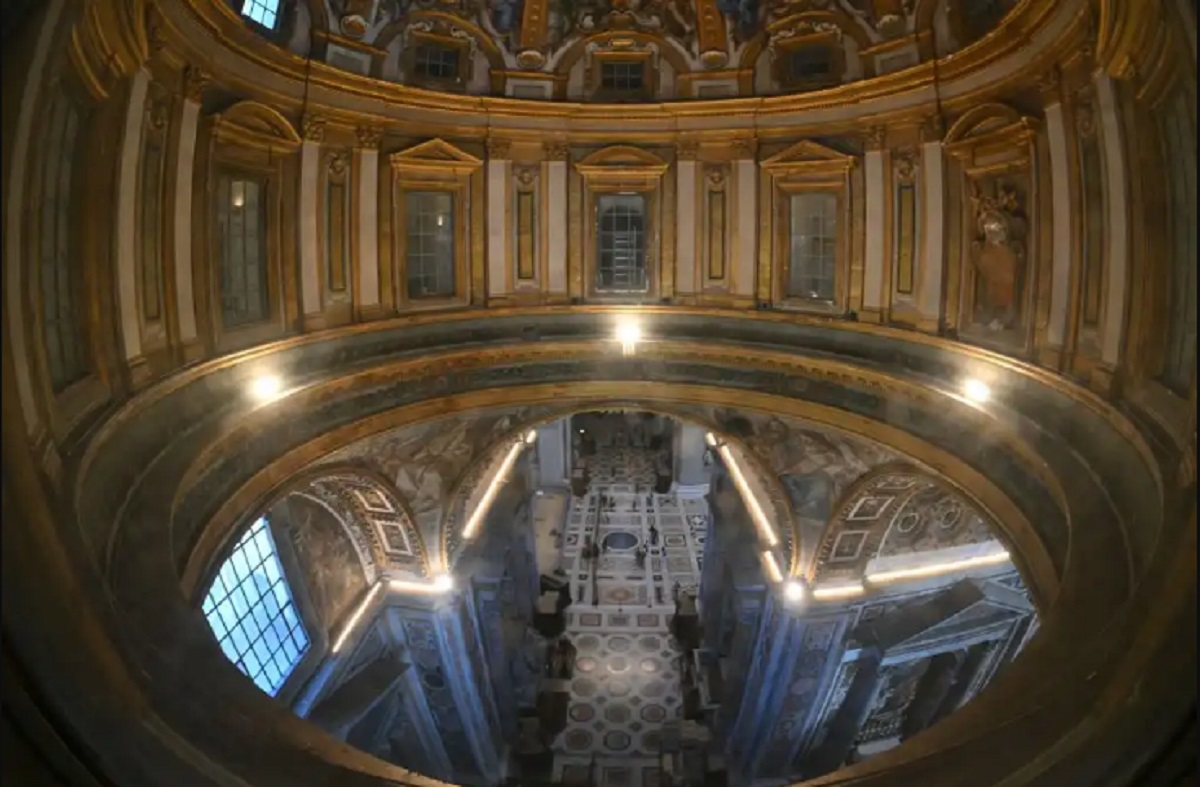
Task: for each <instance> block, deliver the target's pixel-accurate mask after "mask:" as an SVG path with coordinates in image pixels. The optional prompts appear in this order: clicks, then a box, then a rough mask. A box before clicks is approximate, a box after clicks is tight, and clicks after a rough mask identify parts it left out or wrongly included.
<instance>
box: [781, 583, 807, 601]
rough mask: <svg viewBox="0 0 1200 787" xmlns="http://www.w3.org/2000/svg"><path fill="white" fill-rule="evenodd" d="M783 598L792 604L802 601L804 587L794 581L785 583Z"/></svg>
mask: <svg viewBox="0 0 1200 787" xmlns="http://www.w3.org/2000/svg"><path fill="white" fill-rule="evenodd" d="M783 597H784V598H786V599H787V600H788V601H790V602H792V603H793V604H798V603H800V602H801V601H803V600H804V585H801V584H800V583H799V582H797V581H796V580H794V579H792V580H789V581H788V582H785V583H784V585H783Z"/></svg>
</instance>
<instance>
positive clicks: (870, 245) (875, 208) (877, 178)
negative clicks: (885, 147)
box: [863, 150, 886, 312]
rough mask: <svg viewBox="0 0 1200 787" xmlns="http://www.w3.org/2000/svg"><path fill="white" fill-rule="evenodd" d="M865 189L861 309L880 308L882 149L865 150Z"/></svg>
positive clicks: (882, 195)
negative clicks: (864, 240) (864, 244)
mask: <svg viewBox="0 0 1200 787" xmlns="http://www.w3.org/2000/svg"><path fill="white" fill-rule="evenodd" d="M863 170H864V174H865V176H866V192H867V224H866V251H865V253H864V255H863V256H864V259H863V310H864V311H867V312H872V311H874V312H879V311H880V310H881V309H882V308H883V303H884V301H883V278H884V276H883V266H884V263H885V260H884V248H885V245H886V244H885V243H884V241H885V240H886V239H885V238H884V237H883V226H884V211H885V205H884V197H885V194H884V172H883V151H882V150H869V151H867V154H866V157H865V161H864V166H863Z"/></svg>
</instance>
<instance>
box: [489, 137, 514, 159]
mask: <svg viewBox="0 0 1200 787" xmlns="http://www.w3.org/2000/svg"><path fill="white" fill-rule="evenodd" d="M511 151H512V142H511V141H509V140H507V139H499V138H497V137H488V140H487V155H488V158H490V159H507V158H508V157H509V153H510V152H511Z"/></svg>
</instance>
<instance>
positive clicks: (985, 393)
mask: <svg viewBox="0 0 1200 787" xmlns="http://www.w3.org/2000/svg"><path fill="white" fill-rule="evenodd" d="M963 394H965V395H966V397H967V398H968V399H970V400H971V401H973V402H979V403H980V404H983V403H984V402H986V401H987V400H988V399H990V398H991V397H992V389H991V386H989V385H988V384H987V383H985V382H984V381H983V380H977V379H975V378H974V377H972V378H970V379H968V380H967V381H966V382H964V383H963Z"/></svg>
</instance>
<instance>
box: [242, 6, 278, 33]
mask: <svg viewBox="0 0 1200 787" xmlns="http://www.w3.org/2000/svg"><path fill="white" fill-rule="evenodd" d="M242 16H244V17H246V18H247V19H250V20H252V21H254V22H258V23H259V24H260V25H262V26H263V27H266V28H270V29H271V30H274V29H275V22H276V20H278V19H279V0H243V2H242Z"/></svg>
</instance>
